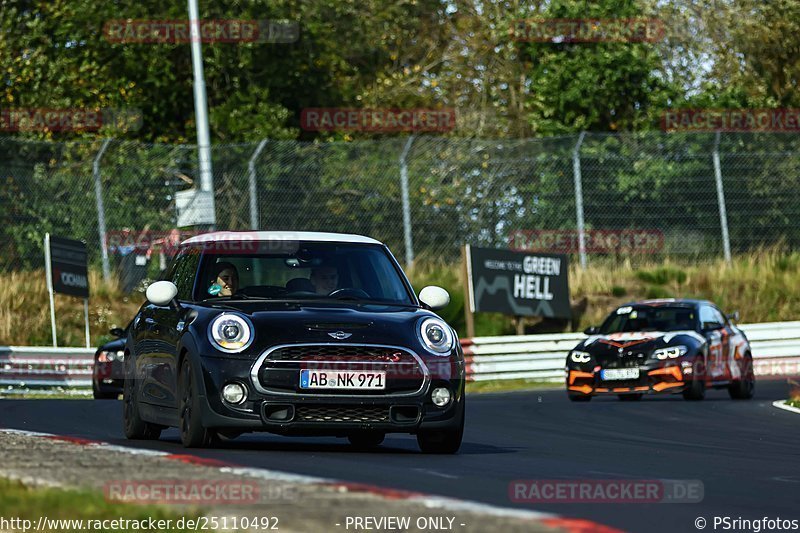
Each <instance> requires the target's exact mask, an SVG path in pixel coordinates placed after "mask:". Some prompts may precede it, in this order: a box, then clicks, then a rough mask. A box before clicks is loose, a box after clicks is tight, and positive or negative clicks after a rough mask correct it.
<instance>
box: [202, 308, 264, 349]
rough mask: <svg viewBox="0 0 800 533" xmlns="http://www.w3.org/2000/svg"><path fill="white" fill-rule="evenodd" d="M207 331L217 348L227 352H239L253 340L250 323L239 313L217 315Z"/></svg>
mask: <svg viewBox="0 0 800 533" xmlns="http://www.w3.org/2000/svg"><path fill="white" fill-rule="evenodd" d="M208 333H209V335H208V336H209V338H210V339H211V341H212V342H213V343H214V344H215V345H216V347H217V349H218V350H222V351H223V352H228V353H236V352H241V351H242V350H244V349H245V348H247V347H248V346H250V343H251V342H252V341H253V329H252V328H251V327H250V323H249V322H248V321H247V320H245V318H244V317H241V316H239V315H227V314H222V315H219V316H218V317H217V318H215V319H214V320H213V321H212V322H211V325H210V326H209V332H208Z"/></svg>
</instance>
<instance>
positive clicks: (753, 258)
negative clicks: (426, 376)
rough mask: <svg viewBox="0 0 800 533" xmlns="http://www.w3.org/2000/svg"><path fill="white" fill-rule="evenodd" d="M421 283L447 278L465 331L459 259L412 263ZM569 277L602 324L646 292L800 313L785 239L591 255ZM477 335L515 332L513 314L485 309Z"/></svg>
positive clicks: (593, 321) (746, 309)
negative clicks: (620, 257)
mask: <svg viewBox="0 0 800 533" xmlns="http://www.w3.org/2000/svg"><path fill="white" fill-rule="evenodd" d="M409 277H410V278H411V280H412V282H413V284H414V287H415V288H416V289H417V290H419V289H420V288H422V287H424V286H425V285H441V286H443V287H444V288H446V289H447V290H448V291H450V295H451V298H452V303H451V304H450V306H449V307H448V308H447V309H446V310H445V311H444V317H445V318H447V319H448V320H449V321H450V323H451V324H453V326H454V327H455V328H456V329H457V330H458V332H459V335H462V336H463V335H465V327H464V297H463V283H464V280H463V279H462V278H463V275H462V274H461V268H460V266H458V265H442V264H434V263H429V264H424V265H417V266H415V267H414V268H413V269H411V270H410V271H409ZM569 285H570V293H571V298H572V300H579V299H581V298H582V297H584V296H585V297H587V298H588V300H589V307H588V309H587V311H586V313H585V314H584V315H583V317H582V318H581V320H580V329H583V328H585V327H586V326H590V325H597V324H599V323H600V322H601V321H602V320H603V318H605V316H606V315H607V314H608V313H609V312H610V311H611V309H612V308H613V307H614V306H618V305H621V304H623V303H625V302H629V301H632V300H639V299H644V298H669V297H675V298H678V297H685V298H701V299H708V300H712V301H714V302H716V303H717V304H718V305H719V306H720V307H721V308H722V309H723V310H724V311H726V312H733V311H734V310H738V311H739V312H740V315H741V321H742V322H767V321H778V320H797V319H800V254H799V253H797V252H788V251H786V250H784V249H783V248H782V247H774V248H766V249H759V250H755V251H754V252H752V253H749V254H743V255H739V256H735V257H734V258H733V261H732V262H731V264H730V265H729V264H727V263H726V262H725V261H724V260H723V259H719V260H717V261H713V262H703V263H692V262H687V261H681V260H679V259H667V260H664V261H651V262H649V263H648V262H646V261H645V262H643V261H641V260H637V264H636V265H635V266H634V265H632V264H631V263H630V262H626V261H603V260H600V259H596V258H595V259H591V260H590V261H589V263H588V266H587V268H586V269H585V270H583V269H581V268H580V266H579V265H577V264H575V263H573V264H572V265H571V266H570V274H569ZM475 332H476V334H477V335H494V334H503V333H506V334H510V333H513V332H514V327H513V324H512V322H511V317H505V316H502V315H496V314H490V313H486V314H484V313H478V314H477V315H476V317H475Z"/></svg>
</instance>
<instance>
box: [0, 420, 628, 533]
mask: <svg viewBox="0 0 800 533" xmlns="http://www.w3.org/2000/svg"><path fill="white" fill-rule="evenodd" d="M0 433H5V434H10V435H23V436H27V437H38V438H43V439H50V440H55V441H61V442H68V443H71V444H74V445H77V446H86V447H87V448H92V449H99V450H103V451H114V452H119V453H126V454H129V455H139V456H150V457H161V458H164V459H169V460H173V461H180V462H183V463H187V464H193V465H199V466H205V467H209V468H217V469H219V471H220V472H223V473H227V474H233V475H238V476H245V477H252V478H257V479H262V480H267V481H277V482H289V483H298V484H303V485H318V486H320V487H326V488H333V489H336V490H338V491H340V492H349V493H365V494H370V495H372V496H377V497H379V498H383V499H385V500H402V501H406V502H410V503H417V504H421V505H424V506H425V507H428V508H430V509H442V510H447V511H462V512H469V513H475V514H482V515H487V516H496V517H503V518H518V519H522V520H532V521H537V522H539V523H541V524H544V525H546V526H549V527H552V528H557V529H560V530H561V531H566V532H568V533H590V532H591V533H621V532H620V530H618V529H615V528H612V527H608V526H604V525H602V524H598V523H596V522H592V521H591V520H584V519H577V518H566V517H561V516H558V515H555V514H551V513H542V512H539V511H528V510H524V509H512V508H506V507H499V506H495V505H489V504H484V503H480V502H474V501H469V500H459V499H456V498H449V497H446V496H436V495H432V494H425V493H422V492H413V491H407V490H402V489H392V488H387V487H380V486H378V485H370V484H366V483H353V482H348V481H339V480H335V479H326V478H321V477H315V476H305V475H301V474H291V473H287V472H279V471H277V470H268V469H266V468H254V467H243V466H238V465H235V464H232V463H228V462H226V461H219V460H217V459H207V458H204V457H198V456H196V455H189V454H174V453H169V452H165V451H161V450H147V449H143V448H131V447H128V446H119V445H115V444H110V443H108V442H103V441H99V440H91V439H84V438H81V437H69V436H64V435H54V434H51V433H40V432H37V431H26V430H21V429H4V428H0Z"/></svg>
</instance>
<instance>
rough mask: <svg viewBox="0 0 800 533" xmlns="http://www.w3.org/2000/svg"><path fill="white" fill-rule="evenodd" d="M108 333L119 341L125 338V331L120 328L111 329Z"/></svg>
mask: <svg viewBox="0 0 800 533" xmlns="http://www.w3.org/2000/svg"><path fill="white" fill-rule="evenodd" d="M108 332H109V333H110V334H112V335H113V336H115V337H118V338H120V339H121V338H122V337H124V336H125V330H124V329H122V328H111V329H110V330H108Z"/></svg>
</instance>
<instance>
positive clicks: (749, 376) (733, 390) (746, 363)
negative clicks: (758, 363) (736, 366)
mask: <svg viewBox="0 0 800 533" xmlns="http://www.w3.org/2000/svg"><path fill="white" fill-rule="evenodd" d="M742 366H743V368H742V376H743V377H742V379H740V380H739V381H734V382H733V383H731V384H730V386H729V387H728V394H730V396H731V399H733V400H749V399H751V398H752V397H753V395H754V394H755V390H756V376H755V374H754V373H753V356H752V355H750V354H747V355H745V357H744V359H743V360H742Z"/></svg>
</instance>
